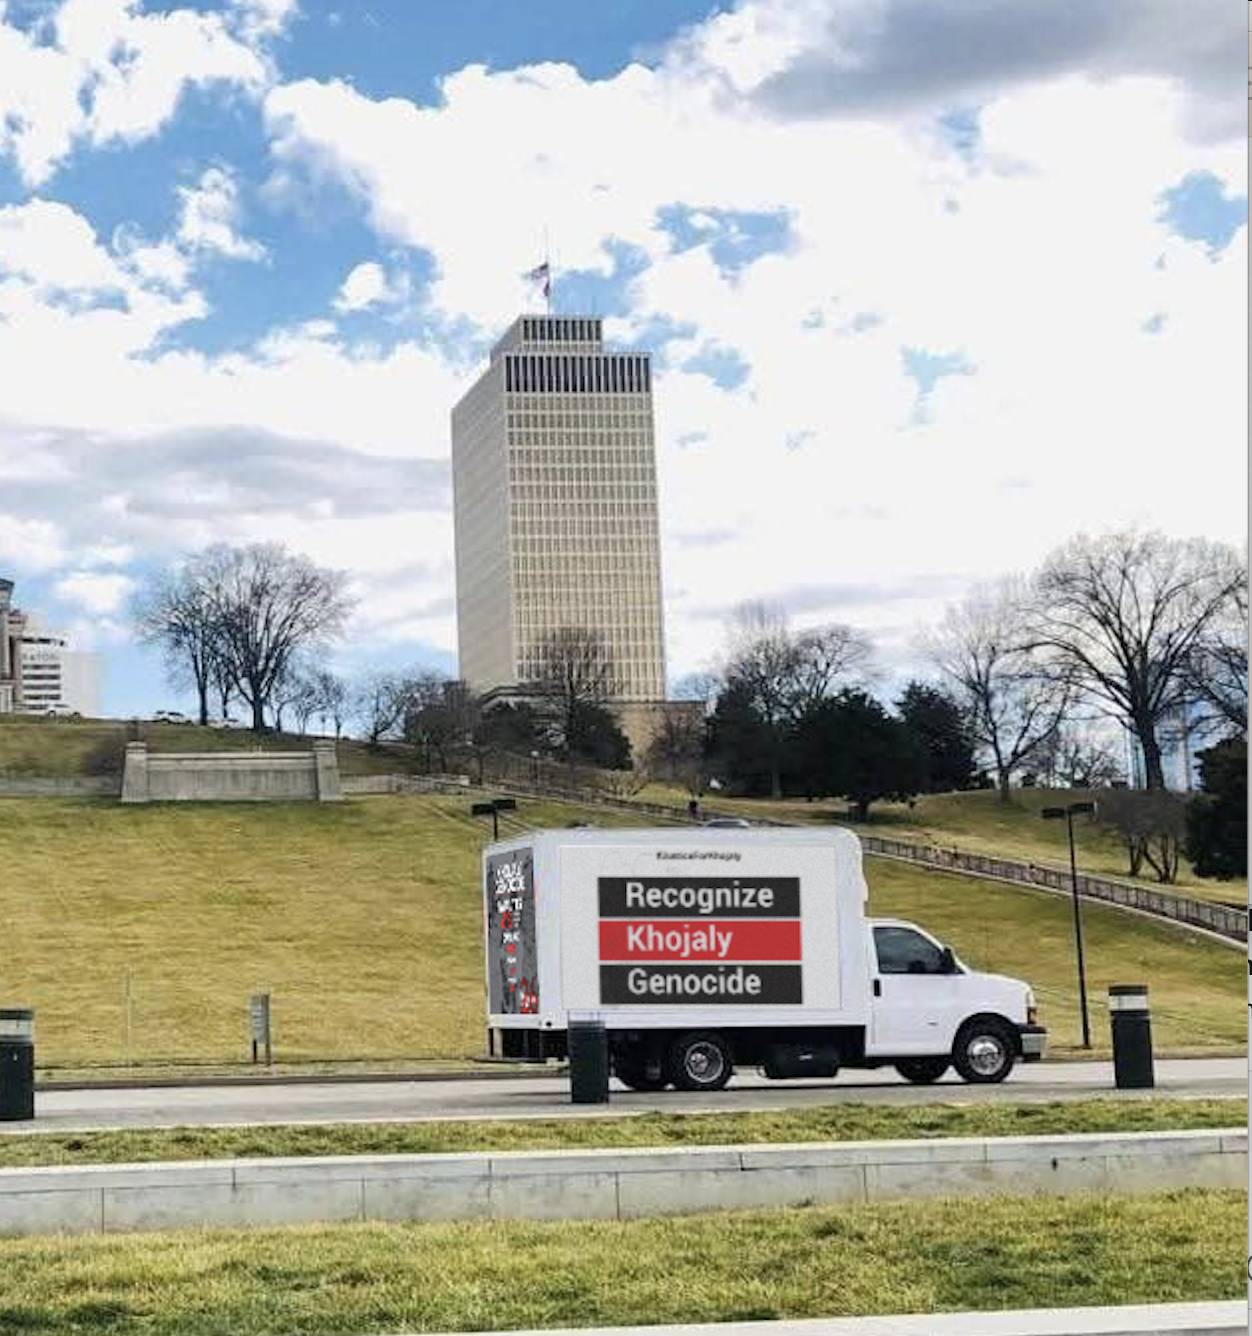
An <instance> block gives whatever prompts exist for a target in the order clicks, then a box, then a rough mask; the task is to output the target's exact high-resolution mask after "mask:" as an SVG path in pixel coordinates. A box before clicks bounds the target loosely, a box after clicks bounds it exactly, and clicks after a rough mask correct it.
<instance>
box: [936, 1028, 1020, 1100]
mask: <svg viewBox="0 0 1252 1336" xmlns="http://www.w3.org/2000/svg"><path fill="white" fill-rule="evenodd" d="M1016 1063H1017V1037H1016V1035H1014V1033H1013V1031H1012V1029H1011V1028H1010V1027H1009V1025H1008V1023H1007V1022H1006V1021H1002V1020H998V1019H997V1018H996V1017H995V1016H985V1017H980V1018H976V1019H975V1020H972V1021H966V1022H965V1024H964V1025H962V1026H961V1028H960V1029H959V1030H958V1031H957V1035H956V1043H955V1044H954V1045H953V1046H952V1065H953V1066H954V1067H955V1068H956V1070H957V1071H958V1072H959V1073H960V1076H961V1079H962V1080H964V1081H968V1082H969V1083H970V1084H971V1085H995V1084H996V1083H997V1082H1000V1081H1003V1080H1004V1078H1005V1077H1006V1076H1007V1075H1008V1074H1009V1073H1010V1072H1011V1071H1012V1070H1013V1067H1014V1066H1015V1064H1016Z"/></svg>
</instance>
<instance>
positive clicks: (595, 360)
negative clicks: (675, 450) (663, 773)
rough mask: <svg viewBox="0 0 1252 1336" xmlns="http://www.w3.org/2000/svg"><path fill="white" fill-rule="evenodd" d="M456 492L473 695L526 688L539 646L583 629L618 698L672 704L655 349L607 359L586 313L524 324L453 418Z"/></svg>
mask: <svg viewBox="0 0 1252 1336" xmlns="http://www.w3.org/2000/svg"><path fill="white" fill-rule="evenodd" d="M452 482H453V506H454V524H455V534H456V581H457V635H458V642H459V649H460V670H461V676H462V677H464V678H465V680H466V681H467V682H468V683H469V685H470V686H471V687H473V688H474V689H475V690H477V691H480V692H488V691H493V690H500V689H506V690H507V689H508V688H514V687H519V686H523V687H524V686H525V684H526V683H528V682H531V681H534V679H535V677H536V675H537V673H538V670H539V658H538V652H539V648H540V646H541V645H542V644H543V641H544V639H545V637H546V636H548V635H550V634H551V633H552V632H554V631H557V630H559V629H561V628H563V627H578V628H583V629H589V630H592V631H595V632H598V633H599V634H600V635H601V636H602V637H603V639H604V643H605V646H606V648H607V650H608V653H609V655H610V657H611V659H612V662H613V666H614V668H615V670H616V674H617V678H618V685H617V691H616V694H615V701H616V702H617V703H619V704H620V705H622V706H624V707H629V705H630V704H632V703H640V704H642V703H645V702H647V703H655V702H660V701H662V700H663V698H664V694H665V652H664V633H663V627H662V622H661V555H660V537H659V531H658V523H657V495H656V456H655V447H654V441H653V430H652V372H651V365H650V361H649V356H648V354H646V353H622V352H613V351H611V350H609V349H606V348H605V347H604V344H603V339H602V331H601V321H600V320H599V319H597V318H595V317H592V316H564V315H563V316H552V315H549V316H537V315H534V316H531V315H527V316H521V317H519V318H518V319H517V320H515V321H514V322H513V324H512V325H510V327H509V328H508V330H507V331H506V332H505V334H504V336H503V337H502V338H501V339H500V341H499V342H498V343H497V344H496V345H495V347H494V348H493V349H492V352H491V359H490V362H489V363H488V365H487V367H486V369H485V370H484V371H483V373H482V375H481V376H480V377H479V378H478V380H477V381H476V382H475V383H474V385H473V387H472V388H471V389H470V390H468V391H467V392H466V394H465V395H464V397H463V398H462V399H461V401H460V402H459V403H458V404H457V405H456V407H455V408H454V409H453V410H452ZM624 713H625V714H627V715H630V714H636V713H638V712H637V711H630V710H629V709H628V708H627V709H626V710H625V712H624ZM623 726H624V727H627V732H628V733H629V732H632V731H634V730H632V729H631V728H630V727H629V726H627V725H626V723H625V722H624V723H623Z"/></svg>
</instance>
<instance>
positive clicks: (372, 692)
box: [350, 672, 412, 747]
mask: <svg viewBox="0 0 1252 1336" xmlns="http://www.w3.org/2000/svg"><path fill="white" fill-rule="evenodd" d="M410 683H411V679H410V678H409V677H407V676H405V675H404V674H402V673H383V672H374V673H369V674H367V675H366V677H365V678H364V679H363V680H362V681H361V682H360V683H359V684H358V685H357V687H356V689H355V691H353V692H352V693H351V698H350V699H351V706H350V708H351V712H352V715H353V717H354V718H355V719H356V721H357V723H358V724H359V725H360V726H361V731H362V733H363V734H364V737H365V740H366V742H368V743H369V745H370V746H371V747H377V746H378V745H379V744H380V743H382V742H383V741H384V740H386V739H388V738H395V737H399V735H400V731H401V728H402V725H403V723H404V716H405V713H406V712H407V710H408V709H409V705H410V702H411V699H412V694H411V689H410Z"/></svg>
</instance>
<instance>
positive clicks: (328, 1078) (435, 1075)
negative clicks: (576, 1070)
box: [35, 1058, 568, 1095]
mask: <svg viewBox="0 0 1252 1336" xmlns="http://www.w3.org/2000/svg"><path fill="white" fill-rule="evenodd" d="M506 1063H511V1060H509V1059H504V1058H501V1059H497V1060H494V1061H493V1062H492V1063H488V1062H487V1061H486V1060H485V1059H484V1061H483V1066H482V1067H480V1068H478V1067H463V1068H457V1069H455V1070H451V1071H446V1072H307V1073H299V1072H293V1073H284V1072H276V1073H274V1074H273V1075H270V1074H268V1073H265V1074H262V1075H258V1076H249V1075H245V1074H242V1073H240V1074H238V1075H225V1074H224V1075H221V1076H195V1075H188V1076H149V1077H122V1076H119V1077H115V1078H109V1077H105V1078H104V1079H103V1080H100V1081H86V1080H83V1081H58V1080H56V1079H55V1078H53V1079H50V1080H42V1081H41V1080H36V1082H35V1093H36V1094H37V1095H38V1094H42V1093H45V1092H51V1091H59V1090H182V1089H191V1088H195V1089H217V1088H219V1087H221V1088H225V1087H229V1086H289V1085H403V1084H406V1083H411V1082H415V1081H417V1082H424V1081H517V1080H521V1079H522V1078H524V1077H527V1076H563V1075H565V1073H566V1072H567V1070H568V1068H567V1067H566V1066H565V1064H564V1063H558V1064H555V1065H553V1066H550V1067H536V1066H533V1065H526V1066H523V1065H521V1064H517V1065H516V1069H514V1068H513V1066H512V1065H506Z"/></svg>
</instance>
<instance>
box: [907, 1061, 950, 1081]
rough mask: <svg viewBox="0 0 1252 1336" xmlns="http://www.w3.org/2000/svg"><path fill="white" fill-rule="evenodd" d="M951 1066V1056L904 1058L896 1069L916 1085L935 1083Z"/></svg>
mask: <svg viewBox="0 0 1252 1336" xmlns="http://www.w3.org/2000/svg"><path fill="white" fill-rule="evenodd" d="M951 1066H952V1060H951V1059H950V1058H903V1059H902V1060H901V1061H899V1062H897V1063H896V1071H898V1072H899V1073H900V1075H901V1076H903V1077H904V1079H905V1080H906V1081H912V1082H913V1084H914V1085H933V1084H934V1083H935V1082H936V1081H937V1080H938V1079H939V1078H940V1077H941V1076H942V1075H943V1074H944V1072H946V1071H947V1070H948V1068H949V1067H951Z"/></svg>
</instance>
